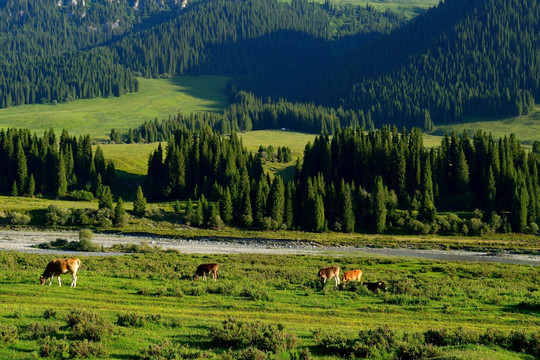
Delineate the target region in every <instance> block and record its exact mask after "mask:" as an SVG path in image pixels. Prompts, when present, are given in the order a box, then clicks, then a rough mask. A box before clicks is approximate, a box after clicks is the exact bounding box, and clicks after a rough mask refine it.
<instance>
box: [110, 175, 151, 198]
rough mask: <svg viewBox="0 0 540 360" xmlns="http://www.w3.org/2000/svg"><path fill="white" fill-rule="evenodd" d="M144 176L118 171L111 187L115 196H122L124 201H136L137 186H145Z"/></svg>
mask: <svg viewBox="0 0 540 360" xmlns="http://www.w3.org/2000/svg"><path fill="white" fill-rule="evenodd" d="M144 178H145V176H144V175H136V174H132V173H129V172H126V171H123V170H116V176H115V177H114V180H113V182H112V185H111V190H112V192H113V194H114V195H115V196H121V197H122V199H123V200H124V201H132V200H133V199H135V191H136V190H137V186H139V185H141V186H142V185H143V183H144Z"/></svg>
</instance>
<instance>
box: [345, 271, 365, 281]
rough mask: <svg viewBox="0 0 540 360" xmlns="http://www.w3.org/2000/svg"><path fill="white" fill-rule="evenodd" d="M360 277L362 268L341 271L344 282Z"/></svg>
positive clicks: (358, 279)
mask: <svg viewBox="0 0 540 360" xmlns="http://www.w3.org/2000/svg"><path fill="white" fill-rule="evenodd" d="M361 278H362V270H351V271H345V272H344V273H343V279H342V282H343V283H346V282H347V281H360V279H361Z"/></svg>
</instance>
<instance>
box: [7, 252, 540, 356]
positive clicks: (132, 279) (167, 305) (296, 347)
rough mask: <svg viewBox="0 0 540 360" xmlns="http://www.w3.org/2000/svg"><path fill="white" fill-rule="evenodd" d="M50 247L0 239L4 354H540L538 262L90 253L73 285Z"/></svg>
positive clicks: (367, 257) (82, 259)
mask: <svg viewBox="0 0 540 360" xmlns="http://www.w3.org/2000/svg"><path fill="white" fill-rule="evenodd" d="M53 257H54V256H53V255H35V254H22V253H10V252H0V262H1V263H2V264H3V266H2V267H1V268H0V282H1V283H2V286H1V287H0V299H1V301H0V319H1V320H0V330H1V331H0V333H1V334H2V337H0V358H2V359H12V360H16V359H29V358H40V356H44V355H48V356H49V357H51V358H60V357H61V358H72V357H75V356H80V357H84V355H86V356H88V355H89V354H90V355H94V356H95V357H96V358H103V359H156V358H162V359H172V358H186V359H187V358H189V359H202V358H205V359H208V358H210V359H259V358H260V359H262V358H263V357H260V356H258V357H255V356H254V354H259V355H260V352H261V351H262V350H266V352H267V353H269V354H270V355H271V356H270V357H267V358H271V359H307V358H308V357H306V352H307V351H309V353H310V354H311V356H310V357H309V358H311V359H326V360H330V359H339V358H354V356H355V355H356V358H359V357H365V355H370V358H376V359H389V358H397V357H398V356H399V357H401V358H402V359H405V358H407V359H421V358H437V359H531V360H532V359H534V358H535V356H538V355H539V354H540V352H539V351H540V347H539V346H540V339H539V337H538V335H539V334H538V328H539V326H540V318H539V317H538V311H539V309H538V303H539V301H540V297H539V289H540V284H539V282H540V272H539V269H538V268H535V267H530V266H517V265H501V264H475V263H451V262H435V261H428V260H405V259H399V258H386V257H374V256H357V257H351V256H342V257H339V258H334V257H331V256H317V257H315V256H277V255H276V256H269V255H192V254H190V255H182V254H178V253H158V254H152V253H148V254H144V255H142V254H138V255H125V256H117V257H105V258H104V257H93V256H84V255H82V256H79V257H80V258H81V261H82V265H81V267H80V270H79V273H78V281H77V288H70V287H69V286H67V284H68V283H69V282H70V281H71V279H70V276H67V275H66V276H64V277H63V283H64V286H62V287H58V286H57V282H56V280H55V281H54V282H53V285H52V286H50V287H49V286H40V285H38V277H39V275H40V274H41V272H42V271H43V269H44V268H45V265H46V264H47V262H48V261H50V260H51V259H52V258H53ZM204 262H217V263H219V264H220V269H219V279H218V281H217V282H215V283H214V282H213V281H207V282H205V281H202V280H200V281H196V282H193V281H192V280H191V275H192V274H193V273H194V269H195V268H196V266H197V265H198V264H200V263H204ZM328 265H338V266H340V267H341V269H342V271H344V270H351V269H356V268H360V269H362V270H363V272H364V274H363V280H365V281H379V280H381V279H384V280H385V282H386V284H387V286H388V288H387V291H385V292H381V293H379V294H374V293H370V292H368V291H367V290H366V288H365V287H362V286H360V285H358V284H350V285H347V286H343V287H339V288H338V289H337V290H334V280H333V279H332V280H330V281H329V283H328V284H327V285H326V287H324V288H321V287H320V285H319V281H318V279H317V277H316V274H317V270H318V269H319V268H320V267H323V266H328ZM257 323H259V324H258V325H257ZM278 324H279V325H278ZM427 343H430V344H431V345H427ZM246 348H247V350H246ZM150 349H151V350H150ZM229 349H230V350H229ZM257 349H259V350H257ZM305 349H307V351H306V350H305ZM366 352H367V354H366ZM273 353H275V354H274V355H272V354H273ZM167 354H168V355H167ZM338 354H342V356H343V357H338V356H337V355H338ZM361 354H363V355H364V356H360V355H361ZM160 356H161V357H160ZM173 356H176V357H173Z"/></svg>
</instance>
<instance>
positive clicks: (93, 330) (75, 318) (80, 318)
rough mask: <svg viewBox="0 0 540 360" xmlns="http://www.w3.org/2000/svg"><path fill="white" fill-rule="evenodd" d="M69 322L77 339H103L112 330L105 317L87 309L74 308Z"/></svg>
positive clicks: (69, 316)
mask: <svg viewBox="0 0 540 360" xmlns="http://www.w3.org/2000/svg"><path fill="white" fill-rule="evenodd" d="M67 323H68V327H69V328H71V330H72V336H73V338H74V339H77V340H84V339H87V340H90V341H101V339H103V338H104V337H105V335H107V334H109V333H110V332H111V330H112V329H111V326H110V324H109V323H108V322H107V321H106V320H105V319H103V318H102V317H100V316H98V315H97V314H96V313H95V312H93V311H87V310H78V309H72V310H71V312H70V313H69V315H68V317H67Z"/></svg>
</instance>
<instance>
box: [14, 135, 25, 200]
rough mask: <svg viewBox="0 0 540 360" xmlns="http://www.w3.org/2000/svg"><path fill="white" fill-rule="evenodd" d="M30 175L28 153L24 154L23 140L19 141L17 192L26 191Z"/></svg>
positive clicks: (22, 192)
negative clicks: (27, 160) (27, 161)
mask: <svg viewBox="0 0 540 360" xmlns="http://www.w3.org/2000/svg"><path fill="white" fill-rule="evenodd" d="M27 177H28V168H27V164H26V155H25V154H24V150H23V147H22V145H21V142H20V141H18V142H17V178H16V181H17V185H18V191H17V194H25V193H26V181H27Z"/></svg>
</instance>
